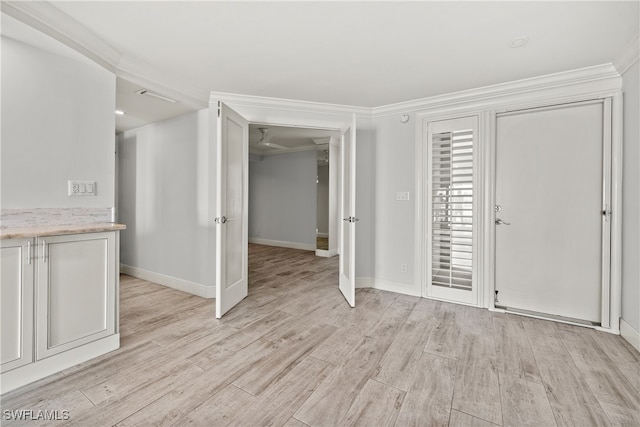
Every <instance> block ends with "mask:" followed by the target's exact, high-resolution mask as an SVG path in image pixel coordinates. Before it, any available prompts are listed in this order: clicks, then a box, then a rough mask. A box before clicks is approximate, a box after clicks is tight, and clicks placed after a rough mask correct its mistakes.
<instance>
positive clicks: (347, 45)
mask: <svg viewBox="0 0 640 427" xmlns="http://www.w3.org/2000/svg"><path fill="white" fill-rule="evenodd" d="M3 3H8V4H9V8H10V7H12V6H11V4H12V2H3ZM13 4H14V5H16V3H15V2H14V3H13ZM639 4H640V3H639V1H623V2H615V1H588V2H579V1H569V2H559V1H553V2H541V1H535V2H520V1H517V2H515V1H514V2H485V1H473V2H457V1H447V2H434V1H412V2H391V1H387V2H382V1H379V2H360V1H356V2H344V1H343V2H327V1H318V2H296V1H293V2H270V1H259V2H243V1H239V2H218V1H194V2H191V1H158V2H156V1H140V2H134V1H102V2H100V1H69V2H62V1H54V2H51V3H41V2H36V3H30V2H26V3H23V4H19V3H17V5H16V6H13V7H17V8H19V9H21V10H25V8H26V9H28V10H29V13H30V14H31V15H32V16H33V15H34V14H35V15H38V14H40V15H41V16H42V17H45V18H46V19H40V26H45V27H47V28H53V29H54V31H53V33H56V31H57V32H58V33H61V34H63V35H64V36H65V37H67V38H69V39H71V40H73V41H74V42H75V43H76V45H80V46H82V47H83V49H84V50H85V53H86V51H87V50H90V51H91V50H92V49H93V51H98V50H99V51H100V52H97V53H96V55H97V56H98V57H99V58H100V60H101V61H103V62H105V63H107V64H108V65H110V66H111V67H112V68H113V69H114V70H115V71H116V73H117V74H118V75H119V76H120V77H121V78H123V79H126V80H130V81H135V82H136V83H135V84H134V83H131V82H129V83H126V82H125V81H124V80H122V79H120V80H118V84H119V90H118V104H119V105H118V106H119V107H120V108H123V109H125V110H127V109H129V110H131V111H132V112H133V111H136V114H138V113H137V111H138V110H139V106H137V107H135V106H134V107H133V108H130V107H129V106H130V105H134V104H135V103H136V102H137V101H136V100H135V98H134V97H131V96H129V95H130V93H129V91H130V90H131V89H133V88H134V87H135V89H136V90H137V89H139V88H142V87H145V86H150V87H151V88H156V89H157V88H164V90H165V92H166V93H167V94H168V95H169V96H172V97H174V98H176V99H179V100H180V101H181V103H182V104H183V105H182V106H180V105H173V107H172V106H167V105H160V106H159V107H158V108H159V109H161V110H166V111H164V112H161V113H163V114H165V115H166V114H169V115H171V114H173V115H176V114H178V113H179V111H180V108H181V107H184V109H186V110H189V109H194V108H198V107H199V106H202V107H204V106H206V102H207V101H208V95H209V92H210V91H216V92H229V93H239V94H246V95H256V96H266V97H275V98H287V99H296V100H304V101H315V102H325V103H333V104H342V105H351V106H360V107H378V106H382V105H388V104H393V103H397V102H402V101H407V100H412V99H417V98H423V97H429V96H434V95H439V94H443V93H449V92H455V91H460V90H465V89H471V88H476V87H481V86H486V85H492V84H497V83H502V82H507V81H513V80H519V79H524V78H529V77H534V76H540V75H545V74H550V73H555V72H560V71H566V70H571V69H576V68H581V67H585V66H591V65H597V64H602V63H608V62H613V61H614V59H615V57H616V55H618V54H620V53H621V51H622V50H623V49H624V47H625V46H626V45H627V43H628V42H629V41H630V40H632V39H633V38H634V37H635V38H637V37H638V30H639V22H640V19H639V14H640V12H639ZM5 9H8V8H7V7H6V5H4V4H3V10H5ZM56 27H57V28H56ZM523 35H526V36H528V37H529V40H530V41H529V43H528V44H526V45H525V46H523V47H521V48H516V49H514V48H510V47H509V43H510V42H511V40H513V39H514V38H516V37H518V36H523ZM83 39H86V40H83ZM174 109H175V110H176V111H174ZM141 114H142V113H141ZM160 115H162V114H160ZM147 116H149V117H146V118H140V119H139V120H141V121H145V120H149V119H153V118H154V117H158V115H155V114H151V108H150V109H149V110H147ZM134 119H135V120H132V123H140V121H136V120H138V118H137V117H134ZM120 125H121V127H131V126H132V125H131V124H126V125H124V124H122V123H120V124H119V126H120Z"/></svg>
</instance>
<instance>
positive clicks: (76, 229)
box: [0, 222, 127, 239]
mask: <svg viewBox="0 0 640 427" xmlns="http://www.w3.org/2000/svg"><path fill="white" fill-rule="evenodd" d="M125 228H127V227H126V226H125V225H124V224H115V223H112V222H100V223H84V224H68V225H46V224H33V225H28V226H21V227H6V228H5V227H2V228H0V239H21V238H30V237H45V236H60V235H63V234H81V233H99V232H103V231H118V230H124V229H125Z"/></svg>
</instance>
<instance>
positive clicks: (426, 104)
mask: <svg viewBox="0 0 640 427" xmlns="http://www.w3.org/2000/svg"><path fill="white" fill-rule="evenodd" d="M0 10H2V12H4V13H7V14H8V15H11V16H13V17H14V18H16V19H18V20H20V21H22V22H24V23H25V24H27V25H29V26H31V27H33V28H35V29H37V30H39V31H41V32H43V33H45V34H47V35H49V36H51V37H53V38H54V39H56V40H58V41H60V42H62V43H64V44H65V45H67V46H69V47H71V48H72V49H74V50H76V51H78V52H79V53H81V54H83V55H84V56H86V57H88V58H90V59H92V60H93V61H95V62H97V63H98V64H100V65H101V66H103V67H105V68H106V69H108V70H110V71H111V72H113V73H114V74H116V75H117V76H118V77H122V78H124V79H127V80H130V81H133V82H134V83H137V84H140V85H142V86H144V87H147V88H149V89H152V90H156V91H158V92H161V93H165V94H167V95H168V96H171V97H172V98H175V99H177V100H179V101H181V102H183V103H185V104H187V105H189V106H191V107H192V108H195V109H200V108H205V107H206V106H207V105H208V104H210V103H212V102H214V101H218V100H220V101H224V102H226V103H227V104H230V105H233V106H241V107H253V108H263V109H264V108H269V109H273V110H281V111H296V112H306V113H315V114H324V115H346V114H353V113H355V114H356V115H357V116H358V117H361V118H365V119H372V118H377V117H383V116H388V115H394V114H398V113H410V112H421V111H428V110H432V109H436V108H438V109H442V108H448V109H455V108H463V106H465V105H466V106H468V105H470V104H473V105H476V106H482V105H484V106H488V105H495V104H498V103H500V102H502V103H506V102H509V101H510V100H513V99H516V97H520V98H530V99H535V98H537V97H540V96H546V97H553V96H566V95H571V94H579V93H585V92H588V93H606V92H611V91H615V90H620V88H621V78H620V74H621V73H623V72H625V71H626V70H627V69H628V68H629V67H630V66H632V65H633V64H634V63H635V62H636V61H638V56H639V52H640V46H639V45H640V43H639V37H638V36H636V37H635V38H633V39H632V40H631V41H630V42H629V43H628V44H627V46H626V47H625V49H623V51H622V52H621V54H620V55H619V56H618V57H617V58H616V61H615V66H614V64H611V63H608V64H601V65H595V66H591V67H585V68H580V69H577V70H570V71H564V72H559V73H554V74H549V75H544V76H539V77H533V78H528V79H522V80H517V81H512V82H507V83H500V84H496V85H491V86H484V87H480V88H475V89H470V90H465V91H460V92H453V93H448V94H444V95H437V96H432V97H426V98H420V99H415V100H410V101H406V102H400V103H395V104H389V105H382V106H379V107H374V108H368V107H359V106H350V105H340V104H330V103H322V102H312V101H300V100H294V99H282V98H272V97H262V96H254V95H242V94H234V93H226V92H209V91H208V90H206V89H203V88H197V87H192V85H191V84H190V83H189V82H188V81H185V80H184V79H181V78H179V77H176V76H167V75H166V73H161V72H158V70H157V69H155V68H154V67H152V66H150V65H149V64H146V63H144V62H143V61H140V60H137V59H135V58H131V57H127V56H126V55H124V54H123V53H122V52H119V51H118V50H117V49H115V48H113V47H112V46H111V45H109V44H108V43H107V42H105V41H104V40H103V39H102V38H100V37H99V36H97V35H96V34H95V33H94V32H92V31H91V30H90V29H89V28H87V27H85V26H83V25H82V24H80V23H79V22H78V21H76V20H74V19H73V18H71V17H70V16H68V15H66V14H65V13H64V12H62V11H61V10H59V9H58V8H56V7H55V6H53V5H52V4H50V3H48V2H42V1H38V2H29V1H2V2H0ZM207 95H208V98H207Z"/></svg>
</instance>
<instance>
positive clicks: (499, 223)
mask: <svg viewBox="0 0 640 427" xmlns="http://www.w3.org/2000/svg"><path fill="white" fill-rule="evenodd" d="M496 225H511V223H510V222H504V221H503V220H501V219H500V218H496Z"/></svg>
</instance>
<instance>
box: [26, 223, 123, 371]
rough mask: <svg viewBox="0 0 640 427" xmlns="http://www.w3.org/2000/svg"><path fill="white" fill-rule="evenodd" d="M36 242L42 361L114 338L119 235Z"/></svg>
mask: <svg viewBox="0 0 640 427" xmlns="http://www.w3.org/2000/svg"><path fill="white" fill-rule="evenodd" d="M36 243H37V245H38V262H37V278H38V280H37V286H36V290H37V291H36V292H37V293H36V301H37V303H36V307H37V308H36V360H40V359H43V358H46V357H49V356H51V355H54V354H57V353H60V352H63V351H66V350H68V349H71V348H74V347H78V346H80V345H83V344H85V343H88V342H91V341H94V340H97V339H100V338H103V337H106V336H108V335H112V334H114V333H115V324H116V322H115V305H116V277H115V272H116V269H115V268H113V266H114V265H115V253H116V248H115V243H116V238H115V233H91V234H78V235H67V236H55V237H49V238H39V239H37V241H36Z"/></svg>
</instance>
